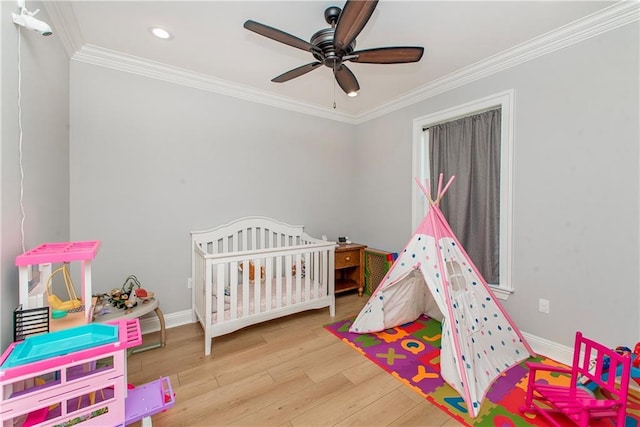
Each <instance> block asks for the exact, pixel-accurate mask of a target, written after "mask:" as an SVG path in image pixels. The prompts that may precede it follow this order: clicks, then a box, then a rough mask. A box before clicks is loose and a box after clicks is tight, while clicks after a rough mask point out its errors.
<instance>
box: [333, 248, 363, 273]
mask: <svg viewBox="0 0 640 427" xmlns="http://www.w3.org/2000/svg"><path fill="white" fill-rule="evenodd" d="M359 265H360V249H355V250H353V251H344V252H336V266H335V268H336V269H338V268H345V267H357V266H359Z"/></svg>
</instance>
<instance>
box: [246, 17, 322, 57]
mask: <svg viewBox="0 0 640 427" xmlns="http://www.w3.org/2000/svg"><path fill="white" fill-rule="evenodd" d="M244 28H246V29H247V30H249V31H253V32H254V33H258V34H260V35H261V36H265V37H267V38H270V39H273V40H275V41H278V42H280V43H284V44H288V45H289V46H293V47H297V48H298V49H302V50H306V51H309V52H311V51H313V49H315V47H314V46H313V45H312V44H311V43H308V42H306V41H304V40H302V39H300V38H298V37H296V36H292V35H291V34H289V33H285V32H284V31H280V30H278V29H276V28H273V27H270V26H268V25H264V24H261V23H259V22H256V21H252V20H250V19H249V20H247V21H245V23H244Z"/></svg>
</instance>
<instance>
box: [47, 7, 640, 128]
mask: <svg viewBox="0 0 640 427" xmlns="http://www.w3.org/2000/svg"><path fill="white" fill-rule="evenodd" d="M44 4H45V7H46V10H47V12H48V14H49V15H50V18H51V21H52V22H53V24H54V28H55V29H56V34H58V35H59V37H60V39H61V40H62V42H63V44H64V47H65V49H66V51H67V53H68V54H69V57H70V58H71V59H72V60H75V61H79V62H84V63H88V64H93V65H98V66H102V67H106V68H110V69H114V70H119V71H123V72H128V73H132V74H136V75H140V76H144V77H149V78H154V79H158V80H162V81H166V82H170V83H174V84H178V85H182V86H187V87H192V88H195V89H199V90H205V91H209V92H215V93H218V94H222V95H227V96H232V97H235V98H239V99H243V100H246V101H249V102H255V103H260V104H264V105H269V106H272V107H276V108H281V109H285V110H290V111H295V112H298V113H303V114H309V115H313V116H316V117H322V118H326V119H329V120H335V121H339V122H344V123H349V124H361V123H364V122H367V121H369V120H372V119H374V118H377V117H380V116H383V115H386V114H389V113H391V112H394V111H397V110H400V109H402V108H405V107H408V106H410V105H413V104H415V103H418V102H421V101H424V100H426V99H429V98H431V97H434V96H436V95H439V94H441V93H444V92H447V91H450V90H452V89H456V88H458V87H461V86H464V85H466V84H469V83H471V82H474V81H476V80H479V79H482V78H484V77H487V76H490V75H492V74H495V73H498V72H500V71H504V70H507V69H509V68H511V67H514V66H516V65H519V64H522V63H524V62H527V61H531V60H532V59H535V58H538V57H541V56H544V55H547V54H549V53H552V52H555V51H557V50H560V49H563V48H565V47H569V46H571V45H574V44H576V43H579V42H581V41H584V40H587V39H589V38H591V37H595V36H598V35H600V34H603V33H606V32H608V31H611V30H614V29H616V28H619V27H622V26H624V25H627V24H630V23H632V22H636V21H638V20H639V19H640V2H638V1H636V0H625V1H621V2H619V3H616V4H614V5H612V6H610V7H608V8H605V9H602V10H600V11H598V12H596V13H593V14H591V15H588V16H586V17H584V18H581V19H578V20H576V21H574V22H572V23H569V24H567V25H564V26H562V27H560V28H557V29H555V30H553V31H550V32H547V33H545V34H543V35H541V36H538V37H535V38H533V39H531V40H529V41H527V42H524V43H521V44H519V45H517V46H515V47H513V48H510V49H507V50H505V51H503V52H500V53H498V54H496V55H493V56H490V57H488V58H486V59H484V60H482V61H479V62H477V63H475V64H472V65H470V66H468V67H465V68H462V69H460V70H458V71H456V72H453V73H450V74H448V75H446V76H443V77H440V78H438V79H436V80H433V81H432V82H430V83H428V84H426V85H423V86H421V87H420V88H418V89H415V90H412V91H411V92H408V93H405V94H402V95H399V96H398V97H396V98H394V99H392V100H391V101H389V102H387V103H385V104H383V105H381V106H379V107H376V108H374V109H372V110H369V111H367V112H364V113H362V114H359V115H350V114H345V113H341V112H338V111H335V110H331V109H327V108H322V107H318V106H314V105H311V104H308V103H303V102H300V101H297V100H294V99H292V98H288V97H282V96H278V95H274V94H272V93H269V92H266V91H261V90H257V89H255V88H251V87H248V86H244V85H240V84H237V83H233V82H230V81H227V80H222V79H218V78H215V77H212V76H208V75H205V74H200V73H196V72H193V71H189V70H185V69H181V68H177V67H173V66H169V65H166V64H162V63H159V62H154V61H149V60H147V59H144V58H140V57H136V56H132V55H127V54H123V53H121V52H117V51H112V50H108V49H104V48H101V47H98V46H92V45H89V44H86V43H84V39H83V37H82V34H81V32H80V30H79V26H78V24H77V21H76V19H75V15H74V13H73V9H72V7H71V5H70V4H69V3H68V2H44Z"/></svg>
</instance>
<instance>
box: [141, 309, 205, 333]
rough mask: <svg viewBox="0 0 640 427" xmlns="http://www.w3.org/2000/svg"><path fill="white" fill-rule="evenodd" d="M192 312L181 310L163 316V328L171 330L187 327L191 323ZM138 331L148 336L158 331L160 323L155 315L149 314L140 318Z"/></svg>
mask: <svg viewBox="0 0 640 427" xmlns="http://www.w3.org/2000/svg"><path fill="white" fill-rule="evenodd" d="M192 312H193V310H183V311H178V312H175V313H170V314H168V315H165V316H164V322H165V328H166V329H171V328H175V327H176V326H182V325H187V324H189V323H193V321H192V319H191V317H192ZM140 329H141V330H142V333H143V334H149V333H151V332H157V331H159V330H160V321H159V320H158V316H156V314H155V313H149V314H147V315H145V316H143V317H141V318H140Z"/></svg>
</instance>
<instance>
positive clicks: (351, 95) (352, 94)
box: [347, 91, 358, 98]
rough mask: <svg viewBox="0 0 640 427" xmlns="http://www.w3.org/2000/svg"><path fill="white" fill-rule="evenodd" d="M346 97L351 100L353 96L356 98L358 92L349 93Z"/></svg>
mask: <svg viewBox="0 0 640 427" xmlns="http://www.w3.org/2000/svg"><path fill="white" fill-rule="evenodd" d="M347 96H349V97H351V98H353V97H354V96H358V92H356V91H353V92H349V93H348V94H347Z"/></svg>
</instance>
